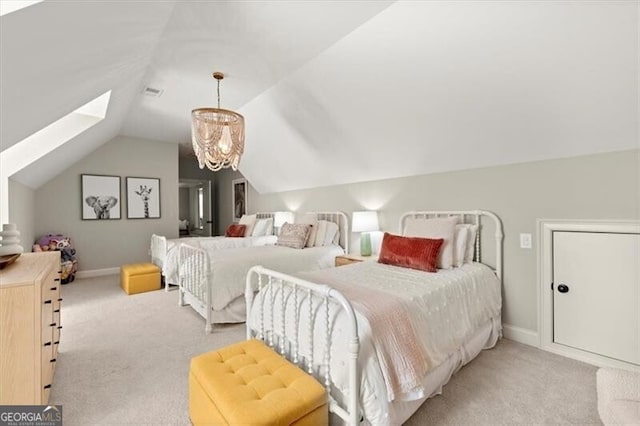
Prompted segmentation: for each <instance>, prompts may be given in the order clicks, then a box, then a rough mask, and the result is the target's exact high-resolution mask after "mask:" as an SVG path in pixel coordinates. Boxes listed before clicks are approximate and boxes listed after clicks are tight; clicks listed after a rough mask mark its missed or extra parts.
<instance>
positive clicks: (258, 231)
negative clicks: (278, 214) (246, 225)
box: [251, 219, 273, 237]
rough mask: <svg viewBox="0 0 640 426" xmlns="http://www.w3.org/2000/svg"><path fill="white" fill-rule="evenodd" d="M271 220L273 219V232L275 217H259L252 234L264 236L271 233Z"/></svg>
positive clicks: (253, 235)
mask: <svg viewBox="0 0 640 426" xmlns="http://www.w3.org/2000/svg"><path fill="white" fill-rule="evenodd" d="M269 221H271V232H272V233H273V219H258V220H256V224H255V225H254V226H253V231H252V232H251V236H252V237H262V236H265V235H269V233H268V232H269Z"/></svg>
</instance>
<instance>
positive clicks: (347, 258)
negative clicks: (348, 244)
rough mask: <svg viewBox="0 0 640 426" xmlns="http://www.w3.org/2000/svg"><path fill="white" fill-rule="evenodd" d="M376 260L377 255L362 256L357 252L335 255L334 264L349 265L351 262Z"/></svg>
mask: <svg viewBox="0 0 640 426" xmlns="http://www.w3.org/2000/svg"><path fill="white" fill-rule="evenodd" d="M370 261H372V262H377V261H378V256H362V255H359V254H353V253H349V254H343V255H340V256H336V266H344V265H350V264H352V263H360V262H370Z"/></svg>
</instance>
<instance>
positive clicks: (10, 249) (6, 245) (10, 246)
mask: <svg viewBox="0 0 640 426" xmlns="http://www.w3.org/2000/svg"><path fill="white" fill-rule="evenodd" d="M19 243H20V231H18V229H17V227H16V225H15V224H13V223H5V224H4V225H2V232H0V256H7V255H10V254H19V253H22V252H23V251H24V249H23V248H22V246H21V245H20V244H19Z"/></svg>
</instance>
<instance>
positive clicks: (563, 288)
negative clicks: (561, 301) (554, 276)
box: [558, 284, 569, 293]
mask: <svg viewBox="0 0 640 426" xmlns="http://www.w3.org/2000/svg"><path fill="white" fill-rule="evenodd" d="M558 291H559V292H560V293H568V292H569V287H568V286H567V285H565V284H560V285H559V286H558Z"/></svg>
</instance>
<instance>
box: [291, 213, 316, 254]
mask: <svg viewBox="0 0 640 426" xmlns="http://www.w3.org/2000/svg"><path fill="white" fill-rule="evenodd" d="M295 223H296V224H299V223H306V224H308V225H311V232H310V233H309V238H308V239H307V243H306V244H305V247H313V245H314V244H315V242H316V234H317V233H318V216H317V215H316V214H315V213H305V214H299V215H296V221H295Z"/></svg>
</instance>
